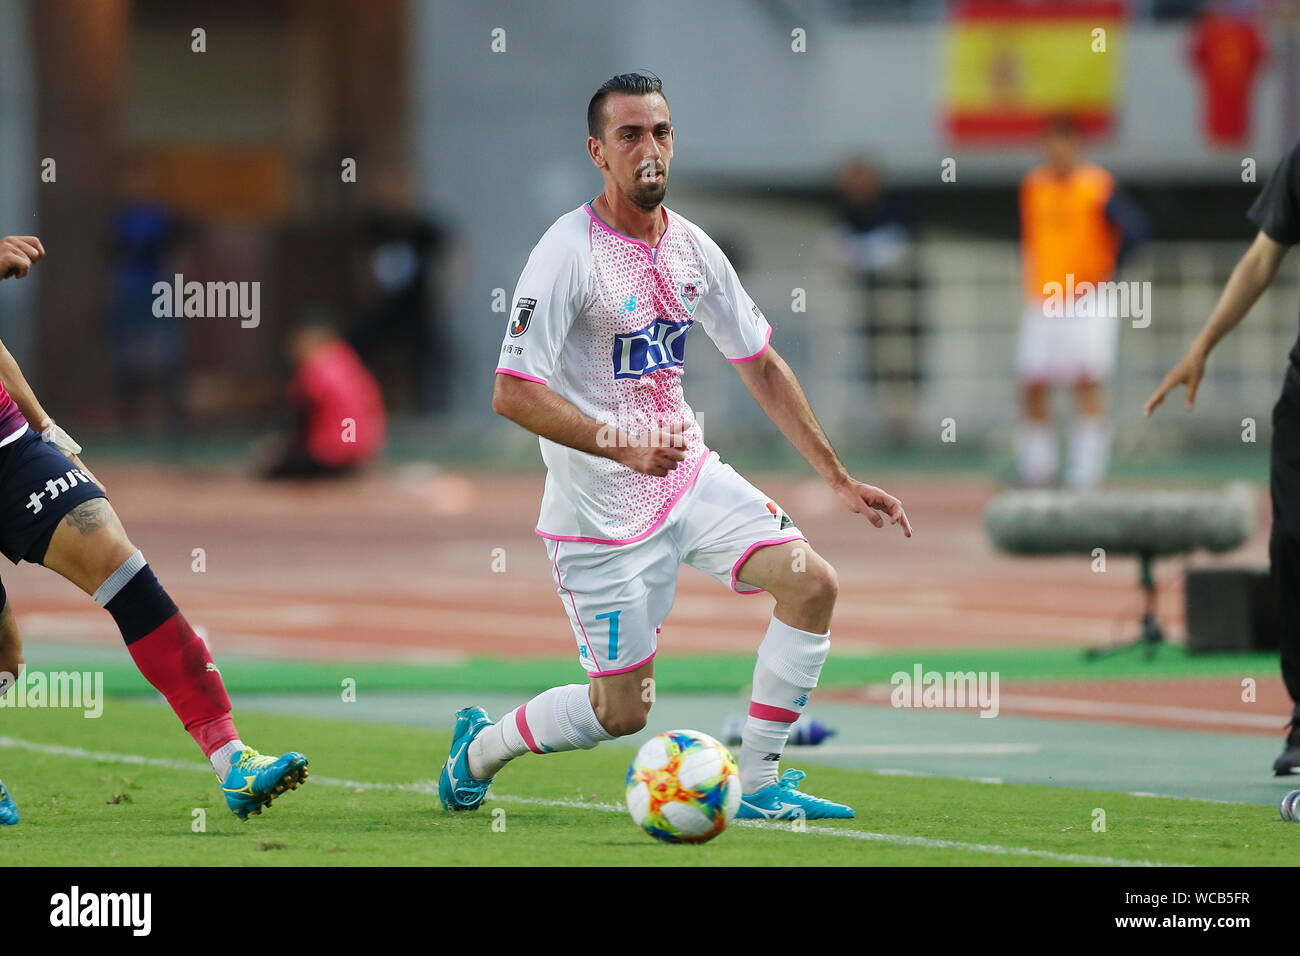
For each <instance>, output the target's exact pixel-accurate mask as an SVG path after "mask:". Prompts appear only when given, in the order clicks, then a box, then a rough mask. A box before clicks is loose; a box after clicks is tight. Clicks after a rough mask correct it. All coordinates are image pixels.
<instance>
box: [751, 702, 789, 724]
mask: <svg viewBox="0 0 1300 956" xmlns="http://www.w3.org/2000/svg"><path fill="white" fill-rule="evenodd" d="M749 716H751V717H757V718H758V719H759V720H775V721H777V722H779V723H784V724H793V723H794V722H795V721H796V720H798V719H799V712H798V711H795V710H786V709H785V708H784V707H773V706H772V705H771V704H760V703H758V702H757V701H750V704H749Z"/></svg>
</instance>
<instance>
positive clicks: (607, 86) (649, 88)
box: [587, 72, 667, 140]
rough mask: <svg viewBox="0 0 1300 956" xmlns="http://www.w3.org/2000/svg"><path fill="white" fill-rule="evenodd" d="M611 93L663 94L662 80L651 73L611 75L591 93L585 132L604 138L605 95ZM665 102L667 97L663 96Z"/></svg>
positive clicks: (635, 94) (600, 138) (597, 137)
mask: <svg viewBox="0 0 1300 956" xmlns="http://www.w3.org/2000/svg"><path fill="white" fill-rule="evenodd" d="M611 93H630V94H632V95H633V96H649V95H650V94H652V93H658V94H659V95H660V96H663V95H664V83H663V80H661V79H659V77H657V76H655V75H654V74H653V73H650V72H645V73H620V74H618V76H611V77H610V78H609V79H608V80H606V81H605V82H604V83H602V84H600V88H599V89H598V90H596V92H595V93H593V94H592V97H591V102H590V103H588V104H587V133H588V134H589V135H591V136H594V137H595V138H596V139H599V140H603V139H604V138H605V129H604V126H605V115H604V105H605V97H607V96H609V95H610V94H611ZM665 102H667V98H666V97H665Z"/></svg>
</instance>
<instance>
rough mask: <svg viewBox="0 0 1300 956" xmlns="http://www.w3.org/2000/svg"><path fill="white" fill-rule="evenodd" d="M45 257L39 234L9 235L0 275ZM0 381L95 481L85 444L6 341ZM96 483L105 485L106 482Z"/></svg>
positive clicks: (20, 271)
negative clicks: (54, 413) (83, 455)
mask: <svg viewBox="0 0 1300 956" xmlns="http://www.w3.org/2000/svg"><path fill="white" fill-rule="evenodd" d="M44 257H45V247H44V246H43V245H41V240H39V239H37V238H36V237H35V236H7V237H6V238H4V239H2V240H0V279H8V278H16V279H22V278H25V277H26V275H27V273H28V271H29V270H30V269H31V267H32V263H33V262H36V261H37V260H39V259H43V258H44ZM0 384H3V385H4V387H5V391H7V392H8V393H9V397H10V398H12V399H13V400H14V404H15V405H17V406H18V410H19V411H20V412H22V413H23V417H24V418H26V419H27V423H28V424H29V425H31V426H32V428H33V429H35V430H36V431H38V432H40V434H41V438H42V439H43V440H44V441H47V442H49V443H50V444H52V445H54V447H56V448H57V449H59V451H61V452H63V453H64V454H65V455H67V456H68V458H70V459H71V460H72V462H73V463H74V464H75V465H76V466H77V467H78V468H80V469H81V470H82V471H84V472H85V473H86V474H87V475H88V476H89V477H90V479H91V480H92V481H96V479H95V476H94V475H93V474H92V473H91V471H90V469H89V468H87V467H86V466H85V465H84V464H82V462H81V459H80V458H78V457H77V455H78V454H79V453H80V452H81V446H80V445H78V444H77V443H76V442H75V441H73V440H72V438H71V436H69V435H68V433H67V432H65V431H64V430H63V429H62V428H60V427H59V426H58V425H56V424H55V423H54V419H52V418H50V416H49V415H47V414H45V409H44V408H43V407H42V406H41V403H40V402H39V401H38V400H37V398H36V393H35V392H33V391H32V387H31V386H30V385H29V384H27V378H26V376H24V375H23V370H22V369H21V368H19V367H18V360H17V359H15V358H14V357H13V355H11V354H10V352H9V349H8V348H6V347H5V344H4V343H3V342H0ZM96 483H98V484H99V485H100V487H101V488H102V487H103V484H102V483H100V482H96Z"/></svg>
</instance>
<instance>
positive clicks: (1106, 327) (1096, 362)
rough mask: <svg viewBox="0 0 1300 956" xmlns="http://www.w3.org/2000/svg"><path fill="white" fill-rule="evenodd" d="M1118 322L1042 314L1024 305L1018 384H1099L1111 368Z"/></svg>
mask: <svg viewBox="0 0 1300 956" xmlns="http://www.w3.org/2000/svg"><path fill="white" fill-rule="evenodd" d="M1118 346H1119V319H1118V318H1116V317H1115V316H1113V315H1107V314H1102V315H1060V316H1054V315H1046V314H1044V312H1043V308H1042V306H1039V305H1033V306H1027V307H1026V308H1025V311H1024V315H1023V316H1022V317H1021V320H1020V338H1019V340H1018V342H1017V344H1016V375H1017V377H1018V378H1019V380H1020V381H1021V382H1044V383H1047V384H1051V385H1073V384H1075V383H1077V382H1102V381H1105V380H1106V379H1107V378H1109V377H1110V373H1111V371H1112V370H1113V369H1114V367H1115V352H1116V349H1117V348H1118Z"/></svg>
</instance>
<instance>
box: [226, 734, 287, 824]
mask: <svg viewBox="0 0 1300 956" xmlns="http://www.w3.org/2000/svg"><path fill="white" fill-rule="evenodd" d="M307 776H308V774H307V758H306V756H304V755H303V754H300V753H298V752H297V751H296V750H291V751H289V752H288V753H287V754H281V755H280V756H279V757H268V756H265V755H263V754H260V753H258V752H257V751H256V750H254V749H253V748H252V747H246V748H245V749H243V750H241V751H240V752H239V753H237V754H235V762H234V764H233V765H232V766H231V768H230V773H229V774H228V775H227V776H226V782H225V783H223V784H222V785H221V789H222V790H223V791H224V792H225V794H226V806H228V807H229V808H230V812H231V813H233V814H234V815H235V816H237V817H239V819H241V820H247V819H248V818H249V817H250V816H257V815H258V814H259V813H261V812H262V811H263V810H265V809H266V808H267V807H269V806H270V805H271V801H272V800H274V799H275V798H276V797H278V796H279V795H280V794H282V793H284V792H285V791H286V790H297V789H298V785H299V784H301V783H304V782H305V781H306V780H307Z"/></svg>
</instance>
